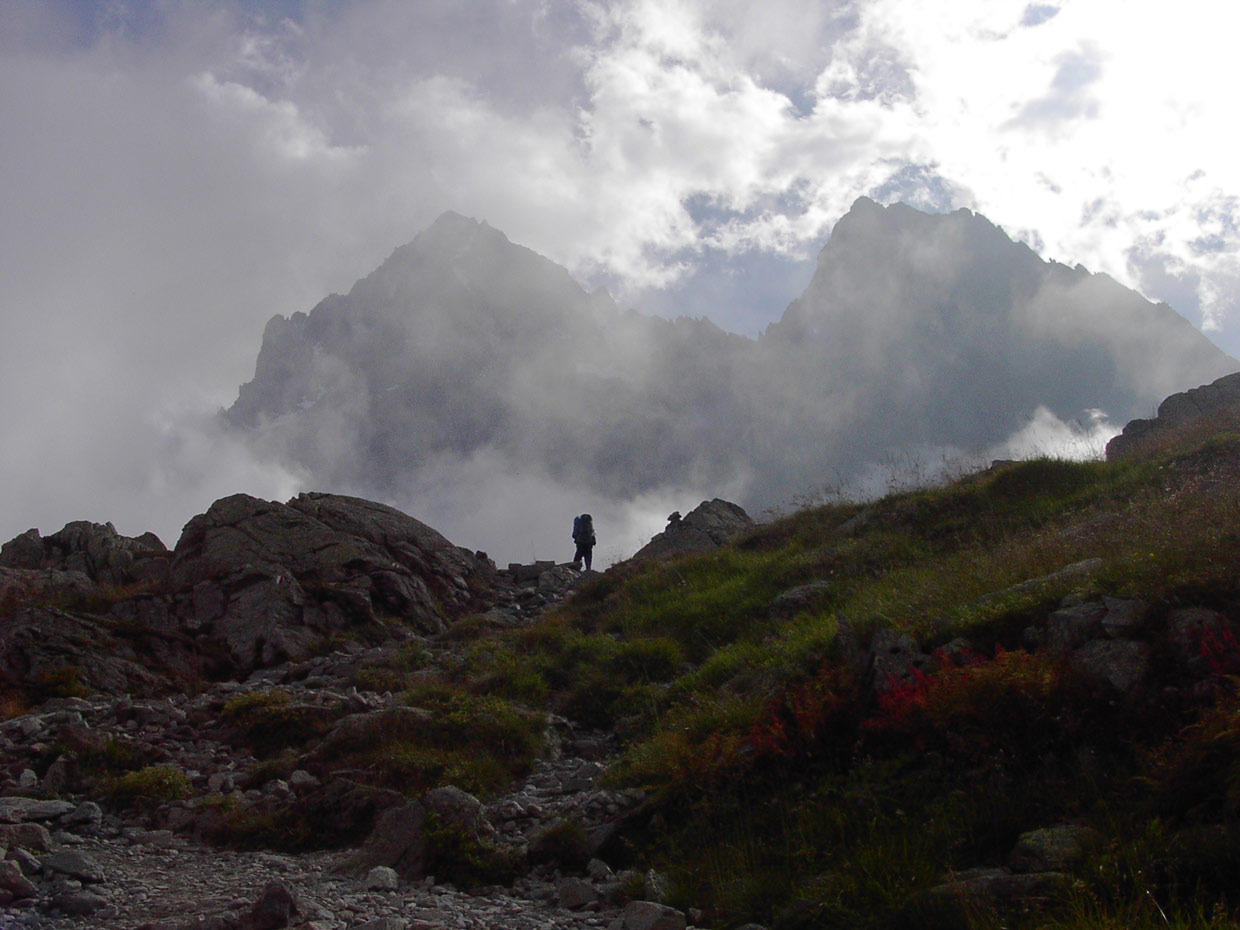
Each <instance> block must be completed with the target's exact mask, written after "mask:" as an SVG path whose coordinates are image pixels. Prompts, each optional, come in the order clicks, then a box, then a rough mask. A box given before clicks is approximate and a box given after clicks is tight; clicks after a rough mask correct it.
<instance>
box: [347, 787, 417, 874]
mask: <svg viewBox="0 0 1240 930" xmlns="http://www.w3.org/2000/svg"><path fill="white" fill-rule="evenodd" d="M425 823H426V808H425V807H423V806H422V805H421V804H419V803H418V802H417V801H411V802H409V803H408V804H405V805H403V806H401V807H397V808H393V809H391V810H389V811H386V812H385V813H384V814H383V815H382V816H381V817H380V818H379V820H378V822H377V823H376V824H375V826H374V829H373V830H371V832H370V836H369V837H367V839H366V842H365V843H364V844H363V846H362V849H361V852H360V857H361V860H362V862H363V863H364V864H365V865H368V866H370V867H372V868H373V867H374V866H380V865H382V866H388V867H389V868H392V869H395V870H396V872H397V874H399V875H401V876H403V877H405V878H410V879H417V878H422V877H423V876H424V874H425V868H426V835H425Z"/></svg>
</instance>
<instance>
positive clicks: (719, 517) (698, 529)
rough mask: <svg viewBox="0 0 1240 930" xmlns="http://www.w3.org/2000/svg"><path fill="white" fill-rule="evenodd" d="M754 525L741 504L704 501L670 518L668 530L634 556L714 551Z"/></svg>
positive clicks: (658, 556)
mask: <svg viewBox="0 0 1240 930" xmlns="http://www.w3.org/2000/svg"><path fill="white" fill-rule="evenodd" d="M753 525H754V523H753V520H752V519H751V518H750V516H749V514H747V513H745V511H744V510H743V509H742V508H741V507H740V506H738V505H737V504H733V503H730V502H728V501H725V500H721V499H720V498H718V497H716V498H715V499H714V500H710V501H702V503H700V504H699V505H698V506H697V507H695V508H694V509H693V510H692V511H690V513H689V515H688V516H687V517H683V518H682V517H681V516H680V512H679V511H677V512H676V513H674V514H672V515H671V516H670V517H668V522H667V529H665V530H664V531H663V532H662V533H660V534H659V535H658V536H656V537H654V539H652V540H650V542H648V543H647V544H646V545H645V546H643V547H642V548H641V549H640V550H638V552H637V554H636V555H635V556H633V558H634V559H665V558H672V557H675V556H680V555H693V554H697V553H702V552H713V551H714V550H716V549H718V548H719V547H720V546H722V545H724V544H726V543H728V542H729V541H731V540H732V539H733V538H735V537H736V536H737V535H738V534H740V533H742V532H744V531H745V530H747V529H749V528H750V527H752V526H753Z"/></svg>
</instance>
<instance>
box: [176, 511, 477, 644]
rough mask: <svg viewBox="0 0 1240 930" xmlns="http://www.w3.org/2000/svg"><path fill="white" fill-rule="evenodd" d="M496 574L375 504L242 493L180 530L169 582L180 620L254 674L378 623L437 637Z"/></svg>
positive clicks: (431, 532) (437, 536) (427, 530)
mask: <svg viewBox="0 0 1240 930" xmlns="http://www.w3.org/2000/svg"><path fill="white" fill-rule="evenodd" d="M494 575H495V573H494V567H493V566H492V565H491V564H490V563H488V562H486V561H484V560H482V559H479V558H477V557H476V556H474V555H473V554H471V553H468V552H466V551H465V550H463V549H460V548H458V547H456V546H453V545H452V544H451V543H450V542H448V540H446V539H445V538H444V537H443V536H441V535H440V534H439V533H437V532H435V531H434V530H432V529H431V528H430V527H428V526H426V525H425V524H424V523H420V522H419V521H417V520H415V519H413V518H412V517H409V516H407V515H405V514H403V513H401V512H400V511H398V510H395V509H394V508H391V507H387V506H385V505H383V504H377V503H374V502H371V501H365V500H361V499H360V498H353V497H342V496H339V495H332V494H301V495H299V496H298V497H296V498H294V499H293V500H291V501H289V503H287V504H278V503H273V502H269V501H260V500H258V499H256V498H253V497H249V496H248V495H244V494H238V495H234V496H232V497H228V498H224V499H223V500H220V501H217V502H216V503H215V504H213V505H212V506H211V509H210V510H208V511H207V512H206V513H205V514H202V515H200V516H197V517H195V518H194V519H192V520H190V522H189V523H188V524H186V527H185V530H184V531H183V532H182V534H181V539H180V540H179V541H178V542H177V546H176V550H175V557H174V559H173V561H172V564H171V567H170V569H169V577H168V584H169V585H170V586H171V587H172V588H173V589H174V590H175V591H177V592H179V594H178V597H177V601H176V611H177V614H178V616H179V617H181V618H182V620H183V622H185V623H186V624H187V625H190V626H192V627H194V628H196V629H197V630H200V631H202V632H205V633H206V634H208V635H211V636H213V637H214V638H216V639H218V640H219V641H221V642H222V643H223V645H225V646H226V647H227V649H228V650H229V651H230V652H231V654H232V655H233V657H234V658H235V659H236V661H237V662H238V663H239V664H241V665H242V666H249V667H259V666H269V665H273V664H275V663H277V662H280V661H284V660H287V659H290V658H302V657H304V656H306V655H307V654H309V652H310V650H311V648H312V647H313V645H314V644H315V643H316V642H318V641H320V640H322V639H323V638H324V637H328V636H332V635H334V634H338V633H341V632H343V631H345V630H346V629H357V628H359V627H367V626H371V627H373V626H376V625H377V624H379V623H380V620H381V618H383V617H388V618H398V619H399V620H400V621H401V623H402V624H404V625H406V626H408V627H412V628H414V629H417V630H420V631H422V632H429V633H435V632H439V631H441V630H443V629H444V628H445V626H446V625H447V624H448V623H449V622H450V621H451V620H453V619H455V618H457V617H460V616H461V615H462V614H463V613H464V612H466V611H467V610H468V609H469V608H470V607H471V606H474V605H476V604H478V603H479V602H480V595H481V593H482V592H483V591H485V590H487V589H488V588H489V586H490V585H491V584H492V583H493V581H494Z"/></svg>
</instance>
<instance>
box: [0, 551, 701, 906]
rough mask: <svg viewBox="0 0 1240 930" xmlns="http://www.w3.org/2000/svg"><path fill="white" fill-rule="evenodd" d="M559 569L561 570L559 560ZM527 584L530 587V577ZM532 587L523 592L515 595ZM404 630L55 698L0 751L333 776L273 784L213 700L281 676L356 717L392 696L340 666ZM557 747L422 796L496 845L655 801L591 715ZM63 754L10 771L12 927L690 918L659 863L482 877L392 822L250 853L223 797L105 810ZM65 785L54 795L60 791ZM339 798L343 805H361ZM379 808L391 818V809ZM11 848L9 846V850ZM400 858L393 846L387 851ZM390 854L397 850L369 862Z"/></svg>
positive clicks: (599, 822) (218, 788)
mask: <svg viewBox="0 0 1240 930" xmlns="http://www.w3.org/2000/svg"><path fill="white" fill-rule="evenodd" d="M560 575H561V576H563V575H564V573H560ZM527 590H528V589H527ZM564 593H565V589H564V588H563V587H559V586H555V587H552V588H549V587H548V586H547V585H544V586H543V589H542V592H541V593H540V594H539V595H538V597H537V601H538V602H539V605H538V607H535V608H533V609H530V610H526V611H525V614H526V616H525V618H524V619H525V621H526V622H529V621H532V620H533V619H535V618H536V617H537V616H538V614H539V613H540V612H541V609H543V608H545V607H546V606H549V605H551V604H554V603H556V602H558V600H559V599H560V598H561V597H562V596H563V594H564ZM518 598H519V599H521V600H524V601H525V602H526V603H529V602H531V600H533V598H531V596H530V595H529V594H528V593H525V592H522V591H520V590H518V591H514V592H513V596H512V598H511V600H510V604H509V606H510V608H515V606H516V603H517V600H518ZM391 648H392V647H391V646H386V647H377V648H372V649H369V650H357V651H353V652H347V651H346V652H340V653H336V654H333V655H331V656H324V657H319V658H316V659H312V660H309V661H307V662H303V663H294V664H290V665H286V666H281V667H278V668H275V669H267V670H262V671H259V672H256V673H254V674H253V675H252V676H250V678H249V679H248V680H247V681H246V682H244V683H236V682H223V683H220V684H218V685H216V686H215V687H213V688H212V689H211V690H209V691H207V692H205V693H202V694H199V695H196V696H193V697H188V696H184V695H173V696H170V697H165V698H158V699H147V700H134V699H131V698H129V697H119V698H90V699H83V698H56V699H52V700H49V701H47V702H45V703H44V704H43V705H41V706H40V707H39V708H38V710H37V711H34V712H31V713H27V714H22V715H19V716H16V717H13V718H12V719H9V720H7V721H5V722H4V723H3V724H0V751H2V752H3V755H4V758H5V759H6V762H8V763H9V765H10V766H11V765H12V763H13V762H14V761H15V760H19V759H24V760H26V761H28V762H30V764H31V766H33V765H34V764H35V760H36V758H37V757H38V756H39V755H40V754H46V752H47V751H48V747H49V746H58V747H63V746H65V745H74V744H76V745H84V744H86V743H91V744H96V745H97V744H98V743H99V741H101V740H108V739H111V738H118V737H123V738H124V739H126V740H127V741H129V742H130V743H134V744H136V745H138V746H140V747H141V748H142V751H143V752H144V753H145V754H147V755H148V756H149V758H150V759H151V760H152V761H158V762H159V763H161V764H168V765H172V766H176V767H177V768H179V769H181V770H182V771H184V772H186V773H187V775H188V777H189V779H190V781H191V782H192V783H193V785H194V787H195V789H196V790H198V791H201V790H204V789H205V790H207V791H210V792H212V793H214V794H216V795H217V796H223V797H227V796H228V795H230V794H233V793H234V792H235V793H237V794H238V796H244V799H245V801H246V802H247V803H251V804H261V803H262V802H263V801H264V800H266V799H277V800H286V799H288V798H289V797H290V796H296V795H299V794H302V793H305V794H307V795H309V794H313V793H314V792H317V791H321V790H322V785H321V783H320V779H318V778H316V777H315V776H313V775H310V774H309V773H308V772H305V771H300V770H299V771H297V772H295V773H294V774H293V776H292V777H290V778H288V779H271V780H269V781H267V782H265V783H259V782H258V780H256V778H255V777H254V772H255V771H256V770H260V769H261V767H260V766H259V763H258V760H256V759H255V758H254V757H252V756H247V755H245V754H244V753H239V752H238V750H237V748H236V747H235V746H234V745H231V744H229V743H228V742H225V741H223V739H222V738H221V734H220V731H221V730H222V729H223V726H222V725H221V724H220V723H219V722H218V721H217V720H215V719H212V717H213V715H214V714H216V713H217V712H218V708H219V707H220V706H221V704H222V703H223V702H224V701H225V700H227V699H228V698H229V697H232V696H235V695H237V694H239V693H240V694H243V693H247V692H250V691H260V690H263V689H268V688H271V687H275V686H278V687H280V688H281V689H282V690H283V691H285V692H290V691H291V692H292V693H294V694H295V695H297V696H298V697H299V699H303V700H306V701H318V702H323V701H330V700H337V699H338V700H341V701H343V702H345V703H346V704H347V705H348V706H349V707H350V708H352V709H353V710H354V716H355V717H358V718H365V717H367V716H370V715H376V714H382V713H385V712H390V710H391V708H392V707H395V706H396V703H395V699H394V698H393V697H392V695H390V694H377V693H374V692H364V691H358V690H357V688H355V687H351V686H346V685H345V684H344V682H345V681H346V680H347V678H348V677H349V674H350V673H351V671H352V670H353V669H355V668H356V667H358V665H359V664H360V663H362V662H365V661H367V660H371V661H373V660H374V659H376V658H377V657H378V656H379V655H381V654H382V653H383V652H384V651H385V650H390V649H391ZM551 729H552V751H551V752H550V753H548V754H547V756H546V757H545V758H542V759H539V760H538V761H537V762H536V763H535V766H534V769H533V771H532V772H531V773H530V774H529V776H528V777H527V778H526V779H524V780H523V782H522V783H521V784H520V785H518V786H515V787H514V789H513V790H511V791H509V792H508V793H506V794H504V795H502V796H500V797H498V798H495V799H493V800H492V801H491V802H490V803H488V804H486V805H482V804H480V802H478V801H477V800H476V799H474V798H472V797H471V796H469V795H467V794H465V793H464V792H460V791H457V790H456V789H452V788H444V789H438V790H437V791H435V792H432V793H431V795H428V797H427V798H426V799H424V802H423V803H425V804H427V805H428V806H430V807H434V808H435V809H438V810H440V811H441V812H443V813H445V814H446V815H447V816H449V817H455V818H458V819H461V818H463V819H464V821H467V822H469V823H470V824H471V828H472V829H476V830H477V831H478V832H479V834H480V835H482V836H486V837H488V838H491V840H492V842H494V843H495V844H496V845H498V846H507V847H510V848H518V847H520V848H528V845H529V844H530V843H532V842H536V841H537V837H538V836H539V835H540V834H541V833H542V832H544V831H546V830H547V829H548V828H549V827H553V826H555V825H556V824H563V823H565V822H569V821H572V822H574V823H576V824H580V825H581V826H582V827H583V828H584V829H585V831H586V833H587V835H589V836H590V837H591V845H594V846H598V845H601V843H602V842H603V841H605V839H606V838H607V837H608V836H609V835H610V832H611V830H612V829H614V827H613V826H612V825H613V824H614V823H615V822H616V820H617V819H618V818H619V817H621V816H623V815H624V814H625V813H626V812H628V811H632V810H633V809H634V808H636V807H637V806H639V805H640V803H641V801H642V800H643V798H642V795H641V794H640V793H639V792H633V791H624V792H618V791H609V790H606V789H604V788H601V787H600V786H599V784H598V776H599V775H600V774H601V773H602V772H603V770H604V768H605V766H606V763H607V761H608V760H609V759H610V757H611V755H612V754H613V753H614V751H615V745H614V742H613V739H612V738H611V737H610V736H609V735H608V734H604V733H598V732H581V731H579V730H577V729H576V728H574V727H573V726H572V725H570V724H569V723H568V721H565V720H562V719H558V718H553V720H552V721H551ZM72 769H73V762H72V760H71V759H69V757H67V756H62V757H61V758H60V759H59V760H57V761H56V762H53V763H52V764H51V765H50V766H48V767H47V770H46V774H45V775H43V776H42V777H41V778H40V777H38V776H37V775H36V774H35V770H34V768H32V767H25V768H22V769H21V772H20V774H19V775H18V777H17V779H16V780H14V779H12V778H10V779H9V780H8V782H7V783H5V784H3V785H2V786H0V787H2V789H3V795H4V796H3V797H0V848H2V849H4V850H5V852H7V853H8V857H7V859H6V860H5V861H2V862H0V901H2V902H3V903H0V928H3V930H17V928H23V930H26V928H29V930H61V928H66V930H67V928H81V927H99V928H113V927H114V928H126V930H129V928H139V927H145V928H150V930H157V928H158V930H191V928H193V930H234V928H236V930H268V928H278V927H284V926H291V927H304V928H306V930H354V928H367V930H414V928H422V930H431V928H475V927H477V928H481V927H513V928H577V927H614V928H616V930H620V928H624V930H639V928H648V927H656V926H657V927H683V926H684V925H685V923H686V920H685V917H684V915H681V914H680V913H679V912H677V911H674V910H672V909H671V908H667V907H664V906H662V905H660V904H658V903H657V902H655V901H641V900H635V901H630V900H628V898H629V897H630V896H632V894H633V893H634V892H635V891H636V892H638V893H639V896H641V895H645V896H648V897H652V898H657V897H658V879H657V877H656V876H634V875H626V874H623V873H622V874H621V875H619V876H618V875H616V874H615V873H614V872H613V871H612V869H611V868H610V867H609V866H608V865H607V864H605V863H604V862H603V861H601V860H600V859H593V860H591V861H590V862H589V864H588V867H587V868H585V869H584V870H576V871H575V874H572V873H566V872H565V871H563V870H561V869H560V868H558V867H557V865H556V864H555V863H546V864H542V865H536V866H534V867H533V868H532V869H531V870H530V871H529V872H528V873H527V874H525V875H522V876H521V877H519V878H517V879H516V880H515V881H514V882H513V883H512V884H511V885H509V886H499V885H491V886H483V887H478V888H472V889H470V890H468V891H466V890H461V889H458V888H455V887H453V885H452V884H450V883H448V882H440V881H437V880H436V878H435V876H434V875H425V876H422V877H418V878H413V879H411V878H405V877H402V876H401V874H400V873H399V872H398V871H397V870H396V869H394V868H392V865H398V864H399V862H398V860H399V859H400V858H401V856H402V855H404V854H406V853H407V849H408V845H409V844H410V842H413V840H411V839H410V838H409V837H402V836H400V835H399V831H397V832H396V834H395V835H393V833H392V831H388V833H386V834H384V833H383V832H382V831H381V829H380V828H379V827H377V828H376V830H375V831H374V833H373V834H372V835H371V836H370V837H369V838H368V839H367V840H366V841H365V842H363V843H361V844H359V845H357V846H353V847H349V848H344V849H336V850H331V851H319V852H309V853H302V854H276V853H271V852H244V851H237V850H232V849H227V848H221V847H219V846H215V845H212V844H211V843H209V842H208V841H207V840H206V839H205V836H206V835H208V834H209V833H210V820H211V816H212V814H211V809H210V808H205V809H204V808H203V807H202V806H201V805H198V806H196V805H194V804H192V803H191V802H184V801H182V802H173V803H169V804H163V805H160V806H159V807H158V808H156V809H155V810H153V811H149V812H138V811H129V812H122V813H105V812H104V810H103V809H102V808H101V807H100V806H99V805H98V804H97V803H95V802H94V801H93V800H90V799H89V798H88V797H86V796H84V795H82V796H79V795H75V794H74V793H72V792H68V791H66V790H65V786H66V785H67V784H72V783H74V781H75V777H76V776H75V773H74V772H73V771H72ZM53 796H55V797H57V798H58V799H57V800H45V799H46V798H50V797H53ZM355 800H356V799H353V798H347V799H345V800H344V801H342V805H343V806H342V808H341V811H340V813H341V814H342V815H343V816H348V814H349V812H348V809H347V808H348V804H350V803H354V802H355ZM381 824H382V821H381ZM0 855H4V853H0ZM385 857H386V860H385ZM380 860H385V861H389V862H390V863H391V864H390V865H374V864H372V863H374V862H377V861H380Z"/></svg>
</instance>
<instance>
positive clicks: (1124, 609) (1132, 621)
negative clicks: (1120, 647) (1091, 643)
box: [1102, 597, 1150, 639]
mask: <svg viewBox="0 0 1240 930" xmlns="http://www.w3.org/2000/svg"><path fill="white" fill-rule="evenodd" d="M1102 603H1103V605H1104V606H1105V607H1106V614H1105V615H1104V616H1103V618H1102V628H1103V629H1104V630H1106V634H1107V636H1109V637H1111V638H1112V639H1128V638H1131V637H1132V636H1133V634H1135V633H1137V632H1138V631H1139V630H1140V629H1141V627H1142V626H1144V625H1145V620H1146V617H1148V616H1149V612H1150V608H1149V605H1148V604H1146V603H1145V601H1139V600H1126V599H1121V598H1118V597H1104V598H1103V599H1102Z"/></svg>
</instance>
